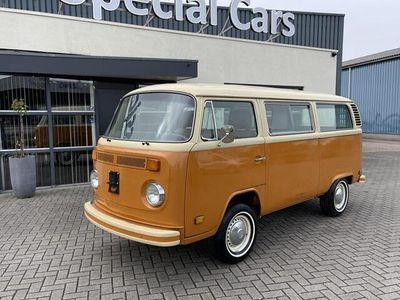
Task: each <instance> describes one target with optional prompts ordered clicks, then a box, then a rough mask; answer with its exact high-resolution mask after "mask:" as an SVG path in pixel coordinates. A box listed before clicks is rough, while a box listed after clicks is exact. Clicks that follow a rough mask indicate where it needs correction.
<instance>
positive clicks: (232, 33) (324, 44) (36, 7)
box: [0, 0, 344, 93]
mask: <svg viewBox="0 0 400 300" xmlns="http://www.w3.org/2000/svg"><path fill="white" fill-rule="evenodd" d="M61 3H62V2H61V1H59V0H0V7H6V8H14V9H23V10H30V11H38V12H47V13H53V14H64V15H68V16H76V17H82V18H92V7H91V1H87V2H85V3H84V4H82V5H79V6H72V5H66V4H63V5H61ZM164 5H165V9H167V8H171V7H172V5H170V4H164ZM137 6H138V7H140V4H137ZM239 16H240V18H241V19H242V20H249V19H250V16H251V12H250V11H249V10H245V9H242V10H241V11H240V14H239ZM104 20H106V21H112V22H119V23H126V24H134V25H143V24H145V23H146V20H147V16H134V15H132V14H131V13H129V12H128V11H127V10H126V8H125V6H124V4H123V1H121V5H120V7H119V9H117V10H116V11H113V12H104ZM294 23H295V26H296V34H295V35H294V36H293V37H290V38H287V37H284V36H277V37H275V38H274V39H272V40H271V41H273V42H276V43H283V44H290V45H299V46H308V47H317V48H324V49H334V50H338V51H339V53H338V57H337V58H338V73H337V92H338V93H340V83H341V81H340V76H341V62H342V49H343V24H344V16H343V15H337V14H318V13H307V12H296V13H295V21H294ZM225 24H226V26H225V28H229V27H231V22H230V20H229V9H228V8H226V7H221V8H219V9H218V26H209V27H207V28H205V29H204V30H202V32H203V33H205V34H212V35H219V34H220V33H221V31H223V29H224V25H225ZM149 26H151V27H157V28H165V29H173V30H180V31H188V32H199V31H200V29H201V27H200V25H198V24H197V25H194V24H191V23H189V22H188V21H185V22H178V21H175V20H162V19H158V18H154V19H153V20H152V21H151V22H150V23H149ZM224 36H228V37H234V38H242V39H250V40H258V41H267V40H269V39H271V37H270V36H269V34H264V33H256V32H253V31H251V30H249V31H241V30H238V29H236V28H231V29H230V30H227V31H226V33H225V34H224Z"/></svg>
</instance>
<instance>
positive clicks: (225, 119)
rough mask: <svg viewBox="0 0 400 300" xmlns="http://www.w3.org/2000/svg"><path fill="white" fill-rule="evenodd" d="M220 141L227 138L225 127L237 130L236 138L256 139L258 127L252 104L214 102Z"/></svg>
mask: <svg viewBox="0 0 400 300" xmlns="http://www.w3.org/2000/svg"><path fill="white" fill-rule="evenodd" d="M213 104H214V114H215V121H216V124H217V131H218V139H222V138H223V137H224V136H225V132H224V130H223V127H224V126H225V125H231V126H233V127H234V128H235V138H237V139H241V138H250V137H256V136H257V134H258V132H257V125H256V118H255V114H254V108H253V105H252V104H251V103H250V102H239V101H213Z"/></svg>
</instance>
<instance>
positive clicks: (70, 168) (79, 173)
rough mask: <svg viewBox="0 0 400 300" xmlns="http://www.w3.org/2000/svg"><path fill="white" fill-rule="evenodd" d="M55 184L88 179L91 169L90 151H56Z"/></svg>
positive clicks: (86, 180)
mask: <svg viewBox="0 0 400 300" xmlns="http://www.w3.org/2000/svg"><path fill="white" fill-rule="evenodd" d="M55 156H56V165H55V173H56V184H57V185H60V184H73V183H82V182H88V181H89V174H90V172H91V170H92V169H93V161H92V153H91V151H63V152H56V153H55Z"/></svg>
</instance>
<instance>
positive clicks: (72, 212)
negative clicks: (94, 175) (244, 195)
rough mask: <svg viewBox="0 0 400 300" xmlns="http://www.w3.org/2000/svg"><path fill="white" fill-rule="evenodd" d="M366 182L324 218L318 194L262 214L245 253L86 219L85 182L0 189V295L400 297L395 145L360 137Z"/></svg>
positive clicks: (399, 165) (398, 148)
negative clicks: (237, 259) (225, 253)
mask: <svg viewBox="0 0 400 300" xmlns="http://www.w3.org/2000/svg"><path fill="white" fill-rule="evenodd" d="M364 146H365V147H364V172H365V173H366V175H367V178H368V182H367V183H366V184H365V185H355V186H352V187H351V198H350V201H349V206H348V210H347V211H346V212H345V213H344V214H343V215H342V216H341V217H339V218H327V217H325V216H323V215H322V214H321V213H320V211H319V206H318V201H317V200H311V201H308V202H306V203H302V204H299V205H296V206H294V207H291V208H288V209H285V210H282V211H279V212H276V213H274V214H271V215H269V216H266V217H264V218H262V219H261V220H260V221H259V223H258V225H259V231H258V239H257V243H256V245H255V246H254V251H253V252H252V253H251V254H250V256H249V257H248V259H246V260H245V261H244V262H242V263H239V264H237V265H225V264H222V263H220V262H218V261H217V260H215V259H214V258H212V257H211V256H210V253H209V250H208V248H207V246H206V243H197V244H194V245H189V246H185V247H183V246H179V247H174V248H170V249H167V248H157V247H152V246H147V245H140V244H138V243H135V242H132V241H127V240H125V239H122V238H119V237H116V236H112V235H110V234H108V233H105V232H104V231H102V230H101V229H99V228H96V227H95V226H93V225H91V224H90V223H89V222H88V221H87V220H86V219H85V218H84V216H83V204H84V203H85V202H86V201H89V200H90V199H91V198H92V197H93V193H92V191H91V189H90V188H89V187H86V186H78V187H72V188H57V189H48V190H38V192H37V195H36V196H35V197H34V198H31V199H25V200H19V199H16V198H14V197H13V196H12V195H11V194H7V193H4V194H0V298H1V299H61V298H63V299H215V298H217V299H270V298H275V299H282V300H283V299H395V300H398V299H400V251H399V249H400V221H399V220H400V180H399V179H398V178H400V144H399V143H398V144H393V143H388V144H382V145H380V146H379V147H378V145H377V144H376V143H374V144H373V145H371V143H365V145H364Z"/></svg>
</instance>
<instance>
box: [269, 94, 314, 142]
mask: <svg viewBox="0 0 400 300" xmlns="http://www.w3.org/2000/svg"><path fill="white" fill-rule="evenodd" d="M265 110H266V113H267V121H268V127H269V133H270V134H271V135H287V134H301V133H310V132H313V131H314V128H313V123H312V119H311V111H310V110H311V109H310V105H308V104H306V103H304V104H302V103H285V102H267V103H265Z"/></svg>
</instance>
